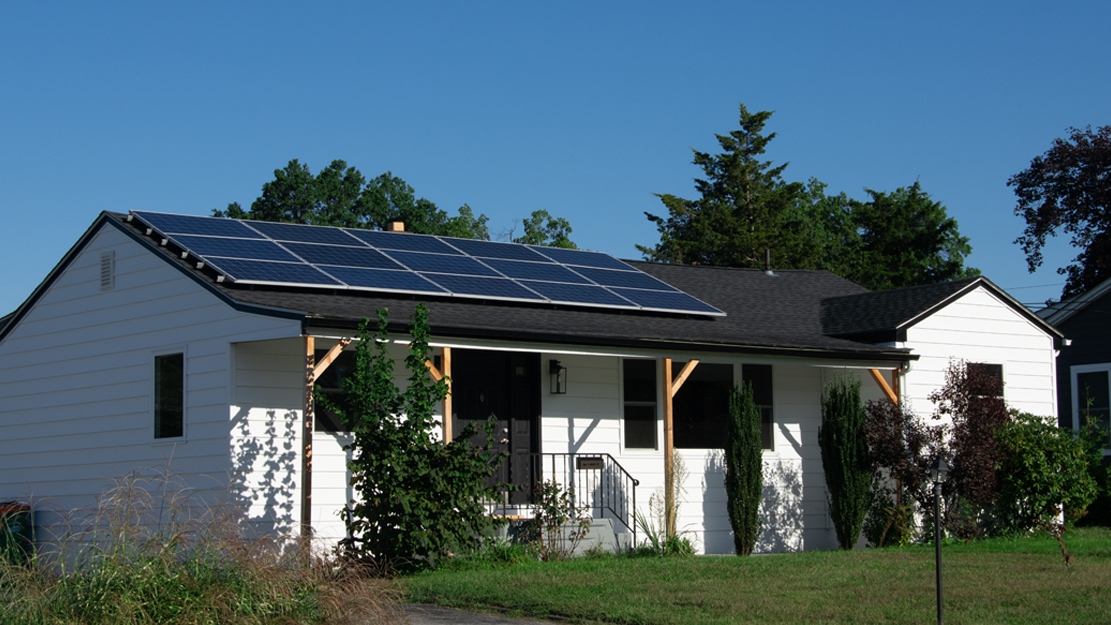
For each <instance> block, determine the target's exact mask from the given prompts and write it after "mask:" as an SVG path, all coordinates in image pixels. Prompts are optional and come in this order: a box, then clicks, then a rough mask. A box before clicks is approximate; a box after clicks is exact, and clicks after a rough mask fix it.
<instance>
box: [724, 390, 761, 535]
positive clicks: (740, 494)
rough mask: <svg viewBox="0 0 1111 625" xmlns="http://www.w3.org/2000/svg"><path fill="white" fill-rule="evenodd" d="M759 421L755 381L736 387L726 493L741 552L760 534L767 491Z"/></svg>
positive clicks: (729, 432) (731, 408)
mask: <svg viewBox="0 0 1111 625" xmlns="http://www.w3.org/2000/svg"><path fill="white" fill-rule="evenodd" d="M760 423H761V416H760V409H759V408H757V407H756V400H755V395H754V393H753V390H752V385H751V384H744V385H743V386H741V387H734V388H733V392H732V393H731V394H730V396H729V419H728V420H727V422H726V430H725V455H724V459H725V496H726V499H727V503H726V505H727V506H728V508H729V524H730V525H731V526H732V527H733V546H734V548H735V549H736V551H737V555H739V556H747V555H750V554H752V550H753V549H754V548H755V547H756V538H757V537H758V536H759V535H760V516H759V510H760V500H761V499H762V497H763V493H764V460H763V442H762V438H761V435H760Z"/></svg>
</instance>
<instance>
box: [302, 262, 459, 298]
mask: <svg viewBox="0 0 1111 625" xmlns="http://www.w3.org/2000/svg"><path fill="white" fill-rule="evenodd" d="M320 268H321V269H322V270H323V271H326V272H328V273H329V274H331V275H332V277H334V278H336V279H337V280H340V281H342V282H343V283H344V284H346V285H348V286H351V287H355V288H363V289H370V290H381V291H397V292H402V293H411V292H413V291H417V292H421V293H439V294H441V295H447V294H448V292H447V291H445V290H444V289H443V288H441V287H439V286H436V285H435V284H433V283H432V282H430V281H429V280H427V279H425V278H422V277H421V276H420V275H418V274H415V273H413V272H411V271H405V270H401V271H395V270H392V269H365V268H363V267H332V266H329V265H323V266H321V267H320Z"/></svg>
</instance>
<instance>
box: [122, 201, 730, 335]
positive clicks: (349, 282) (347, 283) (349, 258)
mask: <svg viewBox="0 0 1111 625" xmlns="http://www.w3.org/2000/svg"><path fill="white" fill-rule="evenodd" d="M129 220H137V221H138V223H139V224H142V225H144V226H146V227H148V228H150V229H151V230H152V231H153V232H156V233H157V234H158V236H159V237H161V238H163V239H166V241H167V244H168V243H170V242H172V244H173V245H174V246H176V247H177V248H180V250H181V251H183V252H188V255H189V256H191V257H192V260H195V261H203V263H204V264H205V265H206V266H208V267H210V268H212V269H213V270H214V271H216V272H217V273H219V274H220V277H221V279H223V280H226V281H230V282H233V283H245V284H272V285H283V286H296V287H309V288H311V287H323V288H328V289H353V290H361V291H363V290H365V291H382V292H400V293H412V294H424V295H434V296H444V297H462V298H474V299H499V300H509V301H520V302H534V303H550V304H560V305H573V306H586V307H604V308H618V309H628V310H652V311H663V312H670V313H683V314H696V315H714V316H716V315H723V314H724V313H722V312H721V311H720V310H718V309H717V308H714V307H713V306H710V305H709V304H706V303H705V302H702V301H701V300H698V299H696V298H694V297H691V296H690V295H687V294H686V293H683V292H682V291H680V290H678V289H676V288H674V287H672V286H670V285H668V284H666V283H664V282H662V281H660V280H658V279H656V278H654V277H652V276H650V275H648V274H646V273H644V272H641V271H639V270H637V269H636V268H635V267H633V266H631V265H628V264H626V263H623V262H621V261H620V260H617V259H616V258H613V257H612V256H609V255H607V254H603V253H600V252H587V251H583V250H569V249H563V248H548V247H541V246H535V245H520V244H516V243H502V242H496V241H479V240H471V239H455V238H447V237H436V236H429V235H419V234H413V233H398V232H381V231H374V230H357V229H349V228H332V227H324V226H305V225H300V224H286V223H274V222H264V221H239V220H234V219H222V218H214V217H198V216H190V215H167V214H163V213H151V212H147V211H133V212H132V213H131V217H129ZM183 258H185V256H183Z"/></svg>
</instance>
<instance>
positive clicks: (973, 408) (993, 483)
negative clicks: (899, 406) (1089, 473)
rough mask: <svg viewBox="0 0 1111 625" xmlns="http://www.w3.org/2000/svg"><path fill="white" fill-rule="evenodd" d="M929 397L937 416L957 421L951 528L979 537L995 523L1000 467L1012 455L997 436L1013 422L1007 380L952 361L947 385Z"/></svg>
mask: <svg viewBox="0 0 1111 625" xmlns="http://www.w3.org/2000/svg"><path fill="white" fill-rule="evenodd" d="M929 399H930V401H932V402H934V403H935V404H936V405H937V409H936V412H935V415H934V417H935V418H936V419H941V418H945V417H948V418H949V419H951V420H952V430H951V432H952V435H951V437H950V440H949V443H948V444H949V448H950V449H951V450H952V466H953V469H952V472H951V473H950V476H949V481H948V482H946V484H945V495H946V510H947V511H948V512H949V515H948V516H949V520H950V521H952V523H951V524H950V529H951V530H952V531H954V532H955V533H956V534H957V535H958V536H960V537H962V538H975V537H977V536H980V535H982V534H983V532H984V530H985V528H986V527H987V526H990V525H991V524H992V523H993V521H992V520H991V519H990V514H991V511H992V508H993V507H994V504H995V501H996V497H997V496H998V493H999V483H998V479H997V477H998V476H997V474H996V469H997V468H998V467H999V466H1000V465H1001V464H1002V463H1003V460H1004V458H1005V455H1006V451H1005V449H1004V448H1003V446H1002V445H1000V443H999V441H998V440H997V439H996V435H997V433H998V432H999V431H1000V430H1001V429H1002V428H1004V427H1005V426H1006V425H1007V424H1008V423H1010V422H1011V413H1010V411H1009V410H1008V409H1007V404H1006V402H1004V401H1003V382H1002V380H1000V379H999V378H998V376H997V375H995V374H993V373H991V372H990V371H989V370H988V369H987V368H986V367H983V366H979V365H977V364H976V363H968V362H964V361H961V360H952V361H950V362H949V366H948V367H947V368H946V370H945V384H944V385H943V386H942V387H941V388H940V389H937V390H935V391H934V392H932V393H930V395H929Z"/></svg>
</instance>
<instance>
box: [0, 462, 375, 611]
mask: <svg viewBox="0 0 1111 625" xmlns="http://www.w3.org/2000/svg"><path fill="white" fill-rule="evenodd" d="M239 512H241V511H240V510H239V509H238V508H235V507H231V506H223V505H208V504H206V503H205V502H203V501H198V500H195V498H194V497H193V496H192V495H191V494H190V492H189V491H188V490H187V489H185V488H184V487H183V486H181V485H180V484H178V483H177V481H176V480H175V479H174V478H172V477H171V476H169V475H168V474H166V473H158V474H156V475H154V476H141V475H137V474H135V475H130V476H127V477H124V478H120V479H118V480H116V482H115V485H114V486H113V488H111V489H110V490H108V491H107V492H105V493H104V494H103V495H102V496H101V497H100V499H99V502H98V505H97V507H96V509H95V510H94V511H93V512H92V513H91V514H90V515H89V516H88V517H86V518H79V519H76V520H71V521H69V522H67V523H65V524H62V525H58V526H55V527H51V528H44V530H43V531H42V532H40V538H42V539H44V540H45V542H44V544H43V545H42V548H43V551H42V552H41V553H39V554H37V555H35V556H34V557H33V558H32V559H31V561H30V562H29V563H25V564H15V563H11V562H3V561H0V622H2V623H4V625H63V624H70V623H80V624H82V625H116V624H118V623H127V624H131V625H167V624H169V625H174V624H182V625H192V624H194V623H196V624H200V623H221V624H226V625H265V624H269V623H278V622H280V623H286V624H288V625H301V624H304V625H308V624H309V623H321V622H328V623H356V622H364V623H369V622H376V621H377V620H379V619H382V620H389V619H390V618H393V617H396V616H397V615H396V614H395V613H394V611H395V608H396V604H397V596H396V591H395V585H394V584H393V583H392V582H387V581H383V580H379V579H371V578H367V577H365V576H352V575H346V574H344V573H343V572H337V567H336V563H335V562H332V561H329V560H328V559H326V558H322V557H320V556H317V555H313V554H311V553H309V552H308V545H306V544H302V543H299V542H291V541H286V542H281V541H276V540H267V539H266V538H252V537H247V536H245V535H244V534H243V533H242V531H241V525H240V523H239V521H240V520H241V517H240V515H239ZM47 535H49V536H47Z"/></svg>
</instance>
